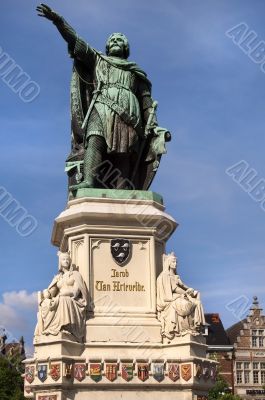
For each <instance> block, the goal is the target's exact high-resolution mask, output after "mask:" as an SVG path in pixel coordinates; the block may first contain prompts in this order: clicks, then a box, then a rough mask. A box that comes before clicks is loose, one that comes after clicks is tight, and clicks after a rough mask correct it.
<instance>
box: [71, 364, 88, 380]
mask: <svg viewBox="0 0 265 400" xmlns="http://www.w3.org/2000/svg"><path fill="white" fill-rule="evenodd" d="M74 377H75V379H77V380H78V381H79V382H82V381H83V380H84V379H85V377H86V364H75V365H74Z"/></svg>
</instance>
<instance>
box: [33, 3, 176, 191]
mask: <svg viewBox="0 0 265 400" xmlns="http://www.w3.org/2000/svg"><path fill="white" fill-rule="evenodd" d="M37 11H38V15H40V16H41V17H45V18H47V19H49V20H51V21H52V22H53V23H54V24H55V26H56V27H57V29H58V30H59V32H60V34H61V35H62V37H63V38H64V39H65V40H66V42H67V43H68V50H69V53H70V56H71V57H72V58H73V59H74V68H73V76H72V81H71V111H72V151H71V154H70V156H69V157H68V160H67V161H68V165H70V167H69V168H68V170H71V166H74V167H76V165H78V162H79V163H80V164H82V169H80V164H79V169H78V172H79V173H78V174H76V175H75V176H76V181H75V182H74V181H72V183H73V182H74V185H72V189H78V188H94V187H102V186H105V187H108V188H119V189H144V190H146V189H148V187H149V186H150V184H151V182H152V180H153V177H154V175H155V172H156V170H157V168H158V165H159V161H160V158H161V155H162V154H163V153H165V141H168V140H170V133H169V132H168V131H167V130H166V129H164V128H161V127H158V125H157V121H156V115H155V108H156V104H155V103H156V102H153V100H152V97H151V83H150V81H149V80H148V78H147V76H146V73H145V72H144V71H143V70H142V69H141V68H139V67H138V65H137V64H136V63H134V62H131V61H128V60H127V59H128V57H129V53H130V49H129V43H128V40H127V38H126V36H125V35H123V34H122V33H113V34H112V35H111V36H110V37H109V38H108V40H107V44H106V55H104V54H102V53H100V52H98V51H97V50H95V49H94V48H92V47H91V46H90V45H89V44H88V43H87V42H86V41H84V40H83V39H81V38H80V37H79V36H78V35H77V34H76V32H75V31H74V29H73V28H72V27H71V26H70V25H69V24H68V23H67V22H66V21H65V20H64V18H63V17H61V16H60V15H58V14H57V13H56V12H55V11H53V10H52V9H51V8H50V7H48V6H47V5H45V4H41V5H40V6H38V7H37ZM106 162H107V165H108V168H107V174H106V169H105V170H104V168H103V167H104V165H105V166H106ZM109 166H112V169H110V168H109ZM115 171H116V175H115V173H114V172H115ZM117 171H118V173H117Z"/></svg>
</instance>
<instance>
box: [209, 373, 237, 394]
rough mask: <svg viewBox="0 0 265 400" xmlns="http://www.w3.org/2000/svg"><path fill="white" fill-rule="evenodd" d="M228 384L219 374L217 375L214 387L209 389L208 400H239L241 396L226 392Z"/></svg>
mask: <svg viewBox="0 0 265 400" xmlns="http://www.w3.org/2000/svg"><path fill="white" fill-rule="evenodd" d="M228 390H229V386H228V384H227V382H226V381H225V380H224V378H223V377H222V376H221V375H218V377H217V381H216V383H215V385H214V387H213V388H212V389H211V390H210V391H209V394H208V399H209V400H241V397H239V396H237V395H233V394H231V393H227V391H228Z"/></svg>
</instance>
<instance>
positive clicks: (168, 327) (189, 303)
mask: <svg viewBox="0 0 265 400" xmlns="http://www.w3.org/2000/svg"><path fill="white" fill-rule="evenodd" d="M176 267H177V257H176V256H175V254H174V253H170V254H164V255H163V271H162V272H161V274H160V275H159V276H158V278H157V311H158V319H159V321H160V322H161V335H162V337H166V338H168V339H169V340H172V339H173V338H174V337H175V336H183V335H185V334H187V333H190V334H193V335H198V334H200V331H201V327H202V326H203V325H204V324H205V319H204V312H203V308H202V304H201V301H200V294H199V292H198V291H196V290H194V289H192V288H189V287H187V286H186V285H185V284H184V283H183V282H182V281H181V279H180V277H179V275H176Z"/></svg>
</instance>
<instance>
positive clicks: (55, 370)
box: [50, 364, 61, 381]
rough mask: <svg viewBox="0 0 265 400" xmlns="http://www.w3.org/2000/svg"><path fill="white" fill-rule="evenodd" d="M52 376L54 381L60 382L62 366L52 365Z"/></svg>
mask: <svg viewBox="0 0 265 400" xmlns="http://www.w3.org/2000/svg"><path fill="white" fill-rule="evenodd" d="M50 375H51V377H52V379H53V380H54V381H58V379H59V378H60V377H61V365H60V364H51V369H50Z"/></svg>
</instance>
